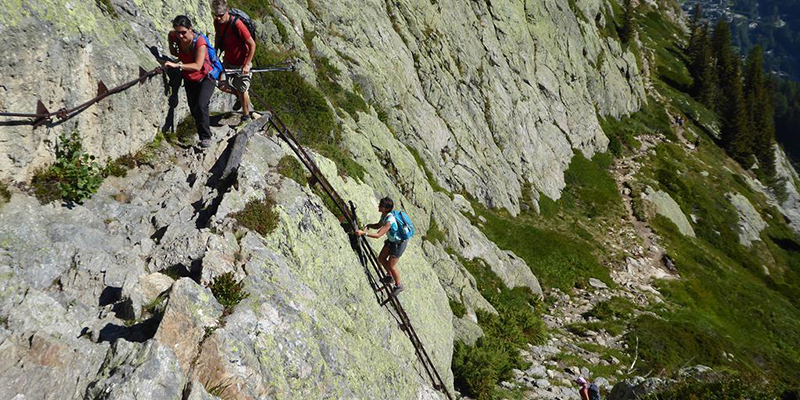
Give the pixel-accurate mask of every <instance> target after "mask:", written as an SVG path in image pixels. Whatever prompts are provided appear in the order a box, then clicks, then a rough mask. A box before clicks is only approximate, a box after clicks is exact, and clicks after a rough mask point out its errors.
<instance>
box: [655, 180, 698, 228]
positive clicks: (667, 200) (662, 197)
mask: <svg viewBox="0 0 800 400" xmlns="http://www.w3.org/2000/svg"><path fill="white" fill-rule="evenodd" d="M643 195H645V196H646V197H647V200H649V201H651V202H652V203H653V204H655V206H656V212H658V213H659V214H661V215H663V216H664V217H666V218H667V219H669V220H670V221H672V223H674V224H675V226H677V227H678V230H679V231H680V232H681V233H682V234H683V235H685V236H689V237H695V233H694V229H693V228H692V224H691V223H689V219H688V218H686V214H684V213H683V211H682V210H681V207H680V206H679V205H678V203H676V202H675V200H673V199H672V197H671V196H670V195H669V193H667V192H664V191H661V190H654V189H653V188H651V187H647V190H646V191H645V193H643Z"/></svg>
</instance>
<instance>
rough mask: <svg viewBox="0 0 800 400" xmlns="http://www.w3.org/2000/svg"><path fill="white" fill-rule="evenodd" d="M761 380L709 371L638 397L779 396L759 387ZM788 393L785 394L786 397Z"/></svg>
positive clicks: (717, 399) (759, 399) (760, 399)
mask: <svg viewBox="0 0 800 400" xmlns="http://www.w3.org/2000/svg"><path fill="white" fill-rule="evenodd" d="M762 385H763V382H759V381H758V379H754V378H752V377H745V376H742V375H740V374H736V373H731V372H725V373H713V374H712V375H711V376H706V377H691V378H680V379H679V382H678V383H677V384H675V385H670V386H669V387H668V388H667V389H665V390H662V391H659V392H657V393H653V394H649V395H646V396H644V397H642V400H694V399H707V400H739V399H749V400H768V399H770V400H771V399H778V398H781V394H782V393H781V391H780V390H774V389H771V388H766V390H765V388H764V387H763V386H762ZM783 395H784V396H786V397H783V398H797V392H794V396H793V397H792V396H791V394H790V392H784V393H783ZM787 395H788V396H787Z"/></svg>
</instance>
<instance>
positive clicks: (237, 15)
mask: <svg viewBox="0 0 800 400" xmlns="http://www.w3.org/2000/svg"><path fill="white" fill-rule="evenodd" d="M228 13H229V14H230V15H231V21H230V22H229V23H228V26H227V27H225V30H224V31H223V32H222V36H220V37H218V38H217V43H216V45H217V46H216V48H217V50H220V51H225V41H224V40H223V39H225V35H227V34H228V30H229V29H230V28H231V27H232V26H236V20H242V23H244V26H246V27H247V30H248V31H250V36H252V37H253V40H256V24H254V23H253V19H252V18H250V16H249V15H247V13H246V12H244V11H242V10H240V9H238V8H231V9H230V10H228Z"/></svg>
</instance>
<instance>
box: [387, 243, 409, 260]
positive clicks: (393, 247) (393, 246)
mask: <svg viewBox="0 0 800 400" xmlns="http://www.w3.org/2000/svg"><path fill="white" fill-rule="evenodd" d="M383 245H384V246H386V248H388V249H389V257H394V258H400V256H402V255H403V253H404V252H405V251H406V246H408V240H403V241H402V242H390V241H388V240H387V241H385V242H383Z"/></svg>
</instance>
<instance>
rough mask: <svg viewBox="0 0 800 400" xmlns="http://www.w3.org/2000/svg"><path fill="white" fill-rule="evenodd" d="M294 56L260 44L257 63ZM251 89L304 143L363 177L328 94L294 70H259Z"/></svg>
mask: <svg viewBox="0 0 800 400" xmlns="http://www.w3.org/2000/svg"><path fill="white" fill-rule="evenodd" d="M293 56H294V54H293V53H290V52H278V51H273V50H267V49H265V48H264V46H259V47H257V50H256V56H255V64H256V65H270V64H277V63H280V62H283V61H286V60H288V59H290V58H292V57H293ZM258 75H259V76H258V77H259V79H254V80H253V83H252V87H251V93H252V94H253V95H254V96H253V97H254V100H255V101H257V102H258V101H268V102H269V103H268V104H262V105H264V106H269V107H270V108H271V109H272V111H274V112H275V113H277V115H278V116H279V117H280V118H281V120H283V121H284V123H286V125H287V127H288V128H289V129H291V130H292V132H293V133H295V135H297V137H298V140H299V141H300V143H301V144H303V145H304V146H309V147H311V148H313V149H315V150H316V151H318V152H319V153H320V154H322V155H323V156H325V157H327V158H329V159H331V160H332V161H333V162H334V163H336V166H337V168H338V170H339V173H340V174H342V175H346V176H350V177H351V178H354V179H358V180H363V179H364V173H365V171H364V168H363V167H362V166H361V165H359V164H358V163H357V162H355V161H354V160H353V159H352V156H350V155H349V152H348V151H346V150H344V148H343V144H342V140H343V139H342V132H341V128H340V127H339V126H338V125H337V124H336V118H335V116H334V114H333V110H331V108H330V107H328V103H327V101H326V100H325V95H324V94H323V93H322V92H321V91H320V90H319V89H317V88H315V87H313V86H311V85H310V84H308V82H306V81H305V80H304V79H303V77H302V76H300V75H299V74H297V73H295V72H272V73H269V74H258Z"/></svg>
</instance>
